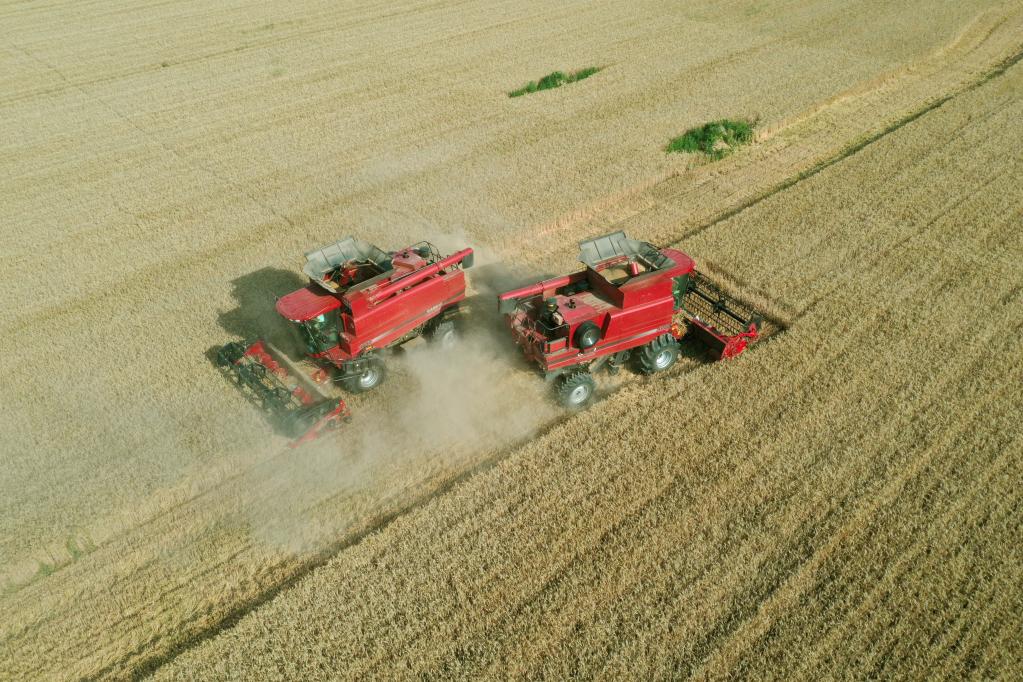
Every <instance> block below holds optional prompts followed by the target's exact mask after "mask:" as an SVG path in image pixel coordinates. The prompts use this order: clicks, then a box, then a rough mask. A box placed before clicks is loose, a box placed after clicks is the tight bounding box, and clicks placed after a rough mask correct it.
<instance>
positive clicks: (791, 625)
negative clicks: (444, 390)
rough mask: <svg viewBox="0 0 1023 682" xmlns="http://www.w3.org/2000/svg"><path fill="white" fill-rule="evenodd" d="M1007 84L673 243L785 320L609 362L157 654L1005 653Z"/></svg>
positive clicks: (462, 660) (238, 667) (1020, 303)
mask: <svg viewBox="0 0 1023 682" xmlns="http://www.w3.org/2000/svg"><path fill="white" fill-rule="evenodd" d="M1021 89H1023V66H1016V67H1014V68H1012V69H1010V70H1009V71H1008V73H1006V74H1005V75H1004V76H1001V77H999V78H995V79H993V80H992V81H990V82H989V83H987V84H985V85H982V86H980V87H979V88H977V89H976V90H974V91H971V92H967V93H965V94H963V95H960V96H959V97H956V98H954V99H952V100H950V101H948V102H946V103H945V104H944V105H943V106H941V107H939V108H937V109H935V110H933V111H930V112H929V113H927V114H925V115H923V116H922V117H920V118H919V119H918V120H915V121H914V122H911V123H909V124H907V125H905V126H904V127H901V128H900V129H898V130H896V131H894V132H891V133H890V134H888V135H886V136H885V137H883V138H881V139H880V140H878V141H877V142H875V143H874V144H872V145H869V146H868V147H865V148H864V149H862V150H861V151H859V152H858V153H857V154H855V155H852V156H850V157H849V158H847V159H845V160H844V161H842V162H840V163H837V164H835V165H833V166H832V167H830V168H828V169H826V170H824V171H822V172H821V173H819V174H818V175H816V176H814V177H812V178H810V179H808V180H805V181H803V182H801V183H798V184H797V185H795V186H793V187H792V188H790V189H788V190H785V191H782V192H779V193H777V194H776V195H774V196H772V197H771V198H770V199H767V200H765V201H764V202H762V203H761V204H759V205H758V206H756V207H755V208H751V209H749V210H748V211H746V212H744V213H741V214H739V215H737V216H735V217H733V218H732V219H729V220H727V221H724V222H721V223H719V224H718V225H715V226H714V227H713V228H711V229H709V230H707V231H705V232H704V233H701V234H700V235H699V236H698V237H696V238H695V239H694V240H691V241H690V242H689V243H690V244H695V247H694V248H697V249H698V250H700V251H702V252H704V253H706V254H708V255H712V256H713V257H714V258H715V262H718V263H725V264H729V263H731V262H732V261H733V260H735V259H736V258H740V257H741V258H742V259H743V260H744V263H745V265H746V270H745V272H747V273H748V274H749V278H750V281H751V283H752V284H754V285H755V286H756V287H757V288H760V289H766V290H770V291H778V292H781V293H782V295H783V297H784V300H785V302H786V303H787V304H788V305H789V306H791V307H792V309H794V310H795V311H796V314H795V320H794V324H793V326H792V327H791V329H789V331H787V332H786V333H785V334H784V335H781V336H779V337H777V338H775V339H773V340H771V341H769V342H767V343H765V345H764V346H763V347H761V348H759V349H757V350H756V351H755V352H753V353H751V354H749V355H748V356H746V357H745V358H744V359H743V360H742V361H740V362H735V363H731V364H728V365H717V366H708V367H704V368H702V369H700V370H698V371H695V372H691V373H689V374H686V375H685V376H683V377H679V376H676V377H670V378H664V379H654V380H652V381H648V382H643V383H640V384H630V385H628V386H627V387H625V388H623V389H622V390H621V391H619V392H618V393H616V394H615V395H614V396H613V397H611V398H610V399H608V400H606V401H604V402H602V403H600V404H598V405H597V406H596V407H595V408H594V409H592V410H591V411H589V412H587V413H585V414H583V415H580V416H578V417H576V418H574V419H572V420H570V421H568V422H566V423H564V424H562V425H561V426H559V427H557V428H555V429H553V430H552V431H550V432H549V433H548V434H546V435H545V436H544V437H543V438H541V439H539V440H537V441H536V442H534V443H531V444H530V445H528V446H526V447H524V448H522V449H520V450H519V451H517V452H516V453H515V454H514V455H513V456H511V457H510V458H508V459H507V460H506V461H504V462H503V463H502V465H501V466H499V467H498V468H497V469H495V470H493V471H490V472H488V473H486V474H484V475H481V476H478V477H476V478H474V479H473V480H471V481H469V482H468V483H466V484H465V485H464V486H462V487H460V488H459V489H457V490H456V491H454V492H453V493H451V494H449V495H446V496H444V497H443V498H440V499H438V500H436V502H435V503H433V504H431V505H430V506H428V507H426V508H424V509H422V510H419V511H418V512H416V513H414V514H412V515H410V516H409V517H406V518H404V519H402V520H401V521H399V522H397V523H395V524H393V525H392V526H390V527H389V528H388V529H386V530H385V531H384V532H383V533H381V534H379V535H377V536H374V537H372V538H369V539H367V540H366V541H365V542H363V543H362V544H360V545H359V546H357V547H354V548H351V549H350V550H348V551H346V552H344V553H342V554H340V555H339V556H338V557H337V558H336V559H335V560H334V561H333V562H331V563H330V564H328V565H327V566H325V567H324V568H322V569H320V570H318V571H316V572H315V573H313V574H312V575H311V576H310V577H309V578H308V579H306V580H304V581H303V582H302V583H301V584H299V585H298V586H296V587H295V589H293V590H291V591H289V592H288V593H287V594H285V595H283V596H282V597H280V598H278V599H276V600H274V601H273V602H272V603H270V604H268V605H267V606H266V607H264V608H262V609H260V610H258V611H256V612H254V613H252V614H250V615H249V616H248V617H247V618H245V619H243V620H242V621H241V622H240V623H239V624H238V625H237V626H236V627H234V628H232V629H230V630H228V631H226V632H224V633H223V634H222V635H221V636H220V637H218V638H217V639H214V640H212V641H210V642H208V643H206V644H204V645H202V646H200V647H199V648H197V649H195V650H194V651H192V652H190V653H188V654H186V655H184V656H182V657H180V658H179V659H178V660H177V661H176V662H175V663H174V665H172V666H170V667H168V668H165V669H164V670H163V671H161V672H162V673H163V675H164V676H166V677H178V678H182V679H187V678H190V677H194V676H196V675H211V674H216V675H233V676H241V677H244V676H248V675H252V674H256V673H257V672H258V671H260V670H266V669H268V668H272V669H278V670H281V671H282V672H285V673H286V674H292V675H300V676H307V675H314V676H315V675H316V672H315V671H322V670H343V671H345V673H346V674H349V675H352V676H365V675H374V674H376V675H382V674H389V673H391V672H394V671H398V670H400V671H403V673H406V674H409V673H410V674H414V675H419V674H425V675H426V676H447V675H457V676H469V677H473V676H477V675H480V674H483V675H488V674H489V675H495V674H496V675H501V676H505V675H507V674H509V673H511V674H513V675H515V676H519V675H522V676H535V675H536V674H538V673H544V674H547V675H551V676H554V677H563V676H566V675H577V676H583V677H590V676H594V675H604V676H608V677H612V678H617V677H622V676H630V677H631V676H640V677H646V676H648V675H652V676H656V677H679V676H685V675H689V674H693V675H696V676H698V677H712V678H718V677H726V676H742V675H752V676H770V677H785V678H791V677H804V678H817V677H821V676H827V675H831V674H836V673H840V674H843V675H850V676H857V677H858V676H880V677H929V676H938V677H953V678H958V677H962V676H965V675H967V674H974V675H979V676H981V677H1013V676H1015V675H1017V674H1019V672H1020V667H1019V665H1020V663H1019V662H1020V660H1021V658H1020V657H1021V655H1023V642H1021V640H1020V639H1019V636H1018V635H1019V631H1020V625H1021V623H1020V618H1021V616H1020V614H1021V607H1023V571H1021V568H1020V567H1021V565H1023V564H1021V561H1023V551H1021V549H1020V545H1019V542H1018V538H1019V532H1020V528H1021V525H1023V498H1021V490H1020V487H1019V471H1020V467H1021V465H1023V441H1021V435H1023V434H1021V431H1020V424H1019V421H1018V415H1019V413H1020V410H1021V409H1023V391H1021V388H1020V387H1021V386H1023V340H1021V335H1020V331H1021V330H1023V295H1021V286H1020V281H1019V265H1018V254H1019V253H1020V252H1021V251H1023V233H1020V231H1019V230H1018V229H1017V228H1018V224H1019V221H1020V218H1021V217H1023V189H1021V188H1023V154H1021V152H1023V131H1021V130H1019V129H1018V128H1017V127H1014V126H1012V125H1011V122H1012V121H1014V120H1018V119H1019V117H1020V116H1021V115H1023V100H1020V98H1019V96H1018V93H1019V92H1020V91H1021ZM996 133H997V134H996ZM737 234H740V235H743V241H742V242H739V240H736V239H735V238H734V235H737ZM725 235H732V238H731V239H725ZM775 241H777V242H778V243H777V245H775V244H774V242H775ZM744 243H745V244H752V243H755V244H758V245H760V247H761V248H760V250H759V253H761V254H768V253H769V254H771V257H761V258H758V259H757V260H756V264H751V263H750V262H749V260H748V255H747V254H746V253H745V248H744V245H743V244H744ZM285 652H286V653H287V656H285Z"/></svg>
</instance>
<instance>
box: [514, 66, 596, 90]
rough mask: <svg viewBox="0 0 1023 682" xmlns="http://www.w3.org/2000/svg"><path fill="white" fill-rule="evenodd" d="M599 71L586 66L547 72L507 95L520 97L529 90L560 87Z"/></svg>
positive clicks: (593, 67) (594, 67)
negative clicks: (577, 68) (570, 71)
mask: <svg viewBox="0 0 1023 682" xmlns="http://www.w3.org/2000/svg"><path fill="white" fill-rule="evenodd" d="M598 71H600V67H598V66H588V67H586V68H585V69H579V70H578V71H573V72H572V73H565V72H563V71H554V72H553V73H549V74H547V75H546V76H544V77H543V78H541V79H540V80H538V81H529V82H528V83H526V84H525V85H524V86H522V87H521V88H519V89H518V90H512V91H511V92H509V93H508V96H509V97H521V96H522V95H526V94H529V93H531V92H539V91H540V90H550V89H551V88H560V87H561V86H562V85H566V84H568V83H575V82H576V81H581V80H582V79H584V78H589V77H590V76H592V75H593V74H595V73H597V72H598Z"/></svg>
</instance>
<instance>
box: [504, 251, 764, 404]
mask: <svg viewBox="0 0 1023 682" xmlns="http://www.w3.org/2000/svg"><path fill="white" fill-rule="evenodd" d="M580 250H581V254H580V260H581V261H582V262H583V263H584V264H585V265H586V268H585V269H584V270H582V271H580V272H575V273H573V274H570V275H565V276H562V277H556V278H554V279H549V280H545V281H542V282H537V283H536V284H532V285H530V286H526V287H522V288H519V289H515V290H512V291H508V292H505V293H503V294H501V295H500V297H499V301H500V302H499V306H500V311H501V312H502V313H504V314H505V315H506V319H507V321H508V325H509V327H510V328H511V331H512V334H513V336H514V337H515V340H516V342H517V343H518V345H519V346H521V347H522V349H523V351H524V353H525V355H526V357H527V358H529V359H530V360H532V361H534V362H536V363H537V365H538V366H539V368H540V370H541V371H542V372H543V373H544V375H545V376H546V377H547V378H551V379H553V378H559V377H560V378H563V379H565V380H566V381H567V383H569V384H572V386H570V387H568V388H567V389H566V388H565V387H564V386H562V387H561V388H560V389H559V390H561V391H562V398H563V399H564V400H565V402H566V404H568V405H569V406H578V405H581V404H583V403H585V402H587V401H588V400H589V398H590V397H591V395H592V390H593V381H592V379H590V378H589V377H588V373H589V372H590V371H595V370H596V369H600V368H602V367H608V368H610V369H612V370H617V369H618V368H619V367H620V366H621V365H622V364H623V363H624V362H625V361H626V360H628V359H630V356H631V355H632V352H633V351H636V353H637V356H638V357H637V358H636V359H637V360H638V364H639V365H640V369H641V370H642V371H644V372H646V373H651V372H655V371H662V370H664V369H667V368H668V367H670V366H671V365H672V364H674V362H675V361H676V360H677V357H678V348H677V345H676V344H677V342H678V341H679V340H680V339H681V338H682V337H683V336H685V335H686V334H687V333H692V334H694V335H698V336H700V337H701V338H703V339H704V340H705V341H707V342H709V343H710V345H712V346H713V347H715V348H716V349H717V350H718V352H719V353H720V356H721V357H724V358H729V357H734V356H736V355H738V354H740V353H741V352H742V351H743V350H745V348H746V346H747V345H748V344H749V343H750V342H752V341H754V340H756V339H757V337H758V336H759V329H760V326H761V321H760V319H759V318H757V317H756V316H755V315H753V312H752V310H750V309H748V308H747V307H745V306H743V305H742V304H740V303H738V302H737V301H734V300H730V299H728V298H727V297H725V296H724V295H723V294H722V293H721V292H720V291H719V290H718V289H716V288H715V287H714V286H713V285H712V284H711V283H710V282H709V281H707V280H706V278H704V277H703V276H702V275H700V274H699V273H698V272H697V270H696V266H695V263H694V262H693V260H692V259H691V258H690V257H689V256H687V255H686V254H684V253H682V252H681V251H678V250H676V249H670V248H665V249H657V248H656V247H654V246H653V245H651V244H648V243H646V242H640V241H635V240H631V239H628V238H627V237H626V236H625V234H624V233H622V232H616V233H612V234H609V235H605V236H603V237H598V238H596V239H592V240H588V241H585V242H582V243H580ZM582 374H585V375H586V376H582ZM563 383H565V382H563ZM587 387H588V389H587ZM584 389H585V390H584ZM584 394H585V395H584Z"/></svg>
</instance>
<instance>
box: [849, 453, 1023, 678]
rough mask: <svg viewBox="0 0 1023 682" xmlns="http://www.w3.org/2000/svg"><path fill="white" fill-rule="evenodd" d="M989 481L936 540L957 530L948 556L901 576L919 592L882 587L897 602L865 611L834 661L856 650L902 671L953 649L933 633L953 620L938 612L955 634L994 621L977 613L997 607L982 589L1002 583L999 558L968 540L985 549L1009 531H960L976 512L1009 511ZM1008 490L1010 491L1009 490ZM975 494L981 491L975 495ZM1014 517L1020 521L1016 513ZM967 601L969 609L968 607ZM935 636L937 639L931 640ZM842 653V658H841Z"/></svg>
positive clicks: (970, 635)
mask: <svg viewBox="0 0 1023 682" xmlns="http://www.w3.org/2000/svg"><path fill="white" fill-rule="evenodd" d="M1007 456H1008V455H1007V454H1002V457H1003V458H1004V457H1007ZM1008 458H1009V464H1008V466H1010V467H1011V466H1015V465H1016V464H1018V462H1014V461H1013V458H1012V457H1011V456H1009V457H1008ZM994 473H1001V474H1002V476H1001V478H1002V479H1004V478H1005V474H1006V473H1007V472H1006V471H1004V470H1002V471H997V472H994ZM990 485H991V487H990V488H987V489H986V490H985V495H983V496H982V498H983V499H981V500H977V499H972V500H963V504H964V505H969V508H968V509H966V510H960V512H959V514H958V515H956V517H955V518H954V519H953V521H954V522H956V524H957V527H956V528H952V529H948V530H947V531H946V533H947V535H946V536H944V537H940V538H937V539H936V540H935V541H936V542H943V541H948V540H949V539H954V538H955V537H956V533H957V532H958V533H959V534H960V535H959V537H961V544H959V545H952V547H953V548H954V550H955V551H954V553H953V554H952V556H950V557H948V558H946V559H945V560H944V561H943V562H941V564H940V565H938V566H932V567H931V570H930V571H926V570H925V569H922V568H920V567H919V566H916V567H913V569H914V571H915V573H916V574H917V575H918V576H919V578H918V579H917V580H915V581H914V580H913V576H912V575H911V576H907V577H906V578H905V583H906V584H908V585H918V586H920V587H921V588H922V592H923V595H921V596H917V595H916V594H915V593H914V592H915V591H914V592H911V591H909V590H908V589H904V590H897V589H894V590H886V591H885V592H884V594H883V595H882V597H883V598H884V599H885V601H887V602H890V601H895V602H896V603H894V604H884V603H882V604H880V605H878V607H879V608H878V609H877V610H876V611H872V612H867V613H866V614H865V616H866V620H867V622H866V623H861V626H860V627H858V628H856V629H855V630H854V631H853V632H852V633H851V636H850V637H849V638H848V639H847V640H846V642H845V643H844V645H843V647H840V648H839V649H837V650H836V651H838V652H840V654H839V661H837V664H838V665H842V664H843V663H845V664H848V662H849V661H850V660H851V659H852V657H853V656H854V655H857V654H859V656H858V657H859V658H860V660H861V661H863V662H862V665H864V666H867V665H868V664H870V663H871V662H873V664H874V668H873V669H874V670H877V671H879V672H885V671H886V673H885V674H894V673H896V672H897V671H898V670H900V669H902V670H905V668H906V665H905V664H906V661H912V660H914V659H917V660H918V659H919V657H920V656H921V654H927V655H928V657H932V656H933V655H935V654H937V653H938V652H942V651H946V652H948V653H953V649H952V648H946V647H947V644H948V641H947V640H946V641H945V643H944V646H943V645H942V642H941V639H940V638H939V637H938V636H937V635H939V634H941V633H942V632H943V630H945V629H949V628H950V626H951V625H952V623H949V622H947V620H945V619H943V620H942V622H933V621H934V620H935V618H936V617H937V618H941V617H942V616H943V615H945V616H946V618H947V617H951V618H952V619H953V622H954V620H958V621H959V623H960V627H961V628H965V632H963V631H962V630H961V631H960V634H959V635H958V636H957V639H958V638H959V637H963V636H964V635H965V636H966V638H967V639H975V637H974V636H975V635H976V634H977V632H978V631H983V630H984V629H987V627H990V626H991V625H994V624H993V623H988V624H984V623H983V622H982V619H981V618H980V616H981V615H982V614H983V613H984V611H985V607H992V610H1000V609H999V604H1000V601H999V600H990V597H988V598H985V596H986V595H985V593H987V594H990V593H991V592H992V591H994V590H998V589H999V587H1000V585H999V581H998V580H996V579H994V576H995V571H996V570H997V568H998V566H999V561H998V559H997V558H996V557H987V558H985V557H984V552H983V551H982V552H970V549H969V548H970V546H971V544H976V543H983V546H984V549H993V548H1002V547H1007V546H1011V544H1012V543H1011V540H1010V537H1009V534H1008V533H1006V534H1005V535H1003V537H1002V542H999V541H998V540H999V538H998V537H997V536H995V535H993V534H992V532H990V531H988V532H983V533H982V535H979V534H978V532H969V531H970V530H979V529H966V530H964V529H963V528H962V525H963V523H964V522H967V521H968V520H969V519H970V518H978V517H979V518H980V519H982V520H984V521H985V522H989V521H990V520H991V519H992V517H993V518H994V519H996V520H997V519H998V518H999V514H998V512H999V511H1001V512H1002V513H1003V514H1002V518H1003V519H1005V518H1008V516H1007V514H1008V513H1009V510H1007V509H1006V507H1007V505H1006V504H1005V503H1004V500H1005V499H1007V498H1006V497H1005V496H1002V497H1001V498H999V497H990V496H988V495H987V494H986V493H987V492H997V490H998V482H997V481H996V482H994V483H991V484H990ZM978 492H979V491H978ZM1006 492H1007V493H1008V491H1006ZM975 497H981V496H979V495H975ZM1008 499H1011V497H1009V498H1008ZM992 502H993V503H994V504H995V506H996V510H991V509H985V505H986V504H991V503H992ZM1011 504H1012V505H1018V500H1013V501H1012V502H1011ZM971 515H972V517H971ZM1016 518H1017V520H1018V514H1017V517H1016ZM881 540H882V538H879V541H881ZM967 553H969V554H971V556H968V557H965V558H964V556H963V555H964V554H967ZM957 568H958V569H959V570H960V572H959V573H957V574H956V573H952V574H951V575H952V580H951V581H949V580H946V581H944V582H943V581H941V580H940V578H941V577H942V576H945V575H948V574H949V573H950V572H951V571H953V570H955V569H957ZM1005 568H1008V566H1007V565H1004V563H1003V571H1002V572H1003V574H1004V573H1005V572H1006V571H1005V570H1004V569H1005ZM964 579H965V583H964ZM935 593H938V594H935ZM900 602H901V603H900ZM967 606H972V607H973V608H972V609H971V610H970V611H967V610H966V607H967ZM880 614H884V616H883V617H879V616H880ZM936 614H937V615H936ZM928 626H930V627H928ZM928 634H930V635H931V636H930V637H929V638H928V640H926V641H921V640H922V638H923V637H925V636H927V635H928ZM936 639H937V640H938V641H935V640H936ZM955 649H959V650H960V651H961V652H962V653H961V654H960V655H961V656H964V657H965V656H968V655H969V654H968V651H966V650H964V649H965V647H961V646H960V645H956V647H955ZM843 658H844V659H845V661H843V660H842V659H843ZM871 659H873V661H872V660H871ZM928 668H930V666H928Z"/></svg>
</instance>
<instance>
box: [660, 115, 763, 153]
mask: <svg viewBox="0 0 1023 682" xmlns="http://www.w3.org/2000/svg"><path fill="white" fill-rule="evenodd" d="M755 125H756V121H749V120H745V119H740V120H738V121H733V120H731V119H727V118H723V119H721V120H720V121H711V122H710V123H707V124H705V125H702V126H700V127H699V128H690V129H689V130H687V131H686V132H685V133H683V134H682V135H679V136H678V137H676V138H675V139H673V140H672V141H671V142H669V143H668V146H667V147H666V148H665V150H664V151H666V152H668V153H670V152H686V153H687V154H696V153H698V152H702V153H704V154H706V155H707V156H709V157H711V158H712V159H722V158H724V157H726V156H728V155H729V154H731V153H732V152H733V151H735V149H736V148H737V147H741V146H742V145H744V144H749V143H750V142H752V141H753V127H754V126H755Z"/></svg>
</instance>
